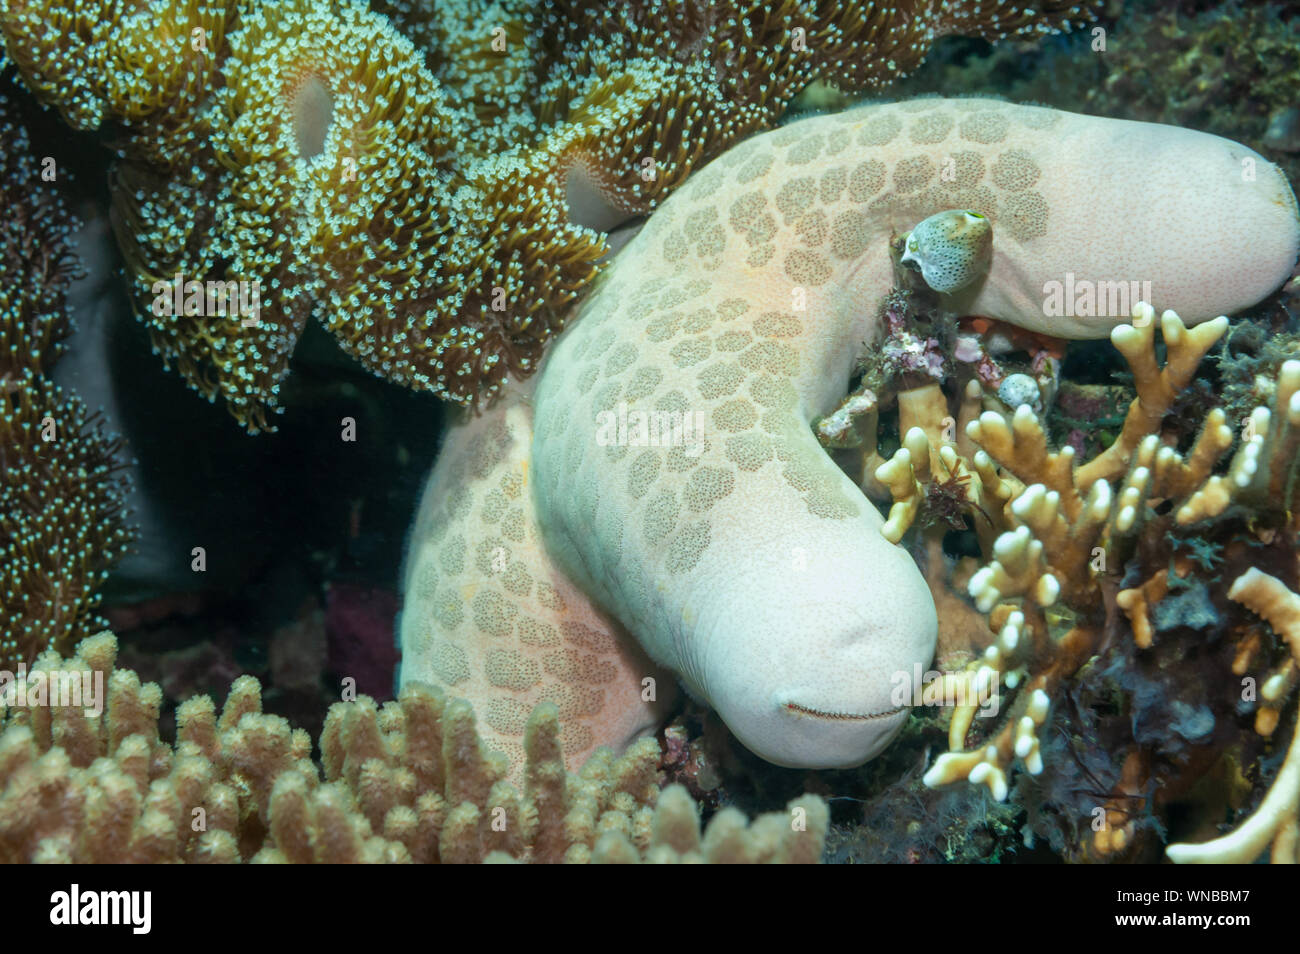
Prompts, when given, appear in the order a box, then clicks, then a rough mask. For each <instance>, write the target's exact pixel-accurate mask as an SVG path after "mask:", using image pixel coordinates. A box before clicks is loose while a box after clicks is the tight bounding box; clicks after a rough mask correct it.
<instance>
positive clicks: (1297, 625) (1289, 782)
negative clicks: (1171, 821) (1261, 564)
mask: <svg viewBox="0 0 1300 954" xmlns="http://www.w3.org/2000/svg"><path fill="white" fill-rule="evenodd" d="M1228 598H1229V599H1233V600H1236V601H1237V602H1238V603H1241V604H1243V605H1245V606H1246V607H1248V608H1249V609H1251V610H1252V611H1253V612H1255V613H1257V614H1259V615H1260V616H1262V617H1263V618H1264V619H1266V620H1268V622H1269V624H1270V625H1271V626H1272V627H1273V629H1274V631H1275V632H1276V633H1278V635H1279V636H1281V637H1282V639H1283V640H1285V642H1286V644H1287V647H1288V649H1290V651H1291V658H1290V659H1289V660H1288V662H1287V664H1286V666H1285V668H1284V669H1283V671H1282V672H1279V673H1277V674H1276V675H1275V676H1273V677H1272V678H1270V679H1269V680H1268V681H1267V682H1266V683H1265V685H1264V688H1263V691H1262V695H1263V697H1264V702H1265V704H1266V705H1268V704H1272V706H1273V707H1274V708H1273V710H1272V711H1273V712H1276V706H1278V705H1280V704H1281V703H1282V702H1283V701H1285V698H1286V695H1287V693H1288V692H1289V690H1291V689H1294V688H1295V681H1296V679H1295V673H1296V667H1297V666H1300V596H1298V595H1296V594H1295V593H1292V592H1291V591H1290V590H1288V589H1287V588H1286V586H1285V585H1284V584H1283V583H1282V581H1281V580H1279V579H1277V578H1276V577H1273V576H1269V575H1268V574H1267V573H1261V572H1260V571H1259V570H1256V569H1251V570H1248V571H1246V572H1245V573H1243V574H1242V575H1241V576H1239V577H1237V579H1236V581H1235V582H1234V583H1233V584H1232V589H1230V590H1229V591H1228ZM1288 676H1289V677H1290V678H1289V679H1288ZM1288 683H1289V684H1288ZM1263 711H1264V710H1261V712H1263ZM1298 815H1300V722H1297V726H1296V732H1295V735H1294V737H1293V738H1292V740H1291V746H1290V748H1289V749H1288V750H1287V753H1286V760H1285V761H1284V762H1283V763H1282V767H1281V768H1280V769H1279V770H1278V773H1277V776H1276V777H1275V778H1274V779H1273V784H1272V787H1271V788H1270V789H1269V791H1268V794H1267V795H1265V796H1264V801H1263V802H1261V803H1260V806H1259V808H1257V809H1256V810H1255V812H1254V813H1253V814H1252V815H1251V816H1250V817H1249V818H1248V819H1246V821H1244V822H1243V823H1242V824H1241V825H1240V826H1239V827H1238V828H1237V829H1236V830H1235V831H1233V832H1232V833H1231V834H1229V835H1226V836H1224V837H1223V838H1216V839H1215V840H1214V841H1210V842H1207V843H1205V844H1201V845H1191V844H1177V845H1170V846H1169V848H1168V849H1166V853H1167V854H1168V855H1169V860H1170V861H1173V862H1175V863H1178V864H1250V863H1251V862H1253V861H1254V860H1255V859H1256V858H1258V857H1259V856H1260V855H1261V854H1263V853H1264V851H1266V850H1267V849H1268V846H1269V844H1270V842H1271V843H1272V846H1273V850H1272V860H1273V861H1274V862H1275V863H1289V864H1295V863H1296V862H1300V820H1298Z"/></svg>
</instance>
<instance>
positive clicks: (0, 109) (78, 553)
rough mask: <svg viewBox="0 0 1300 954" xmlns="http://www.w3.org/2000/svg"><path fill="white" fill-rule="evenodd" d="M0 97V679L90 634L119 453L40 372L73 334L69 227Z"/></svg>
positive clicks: (50, 172) (116, 553)
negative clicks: (40, 654) (1, 671)
mask: <svg viewBox="0 0 1300 954" xmlns="http://www.w3.org/2000/svg"><path fill="white" fill-rule="evenodd" d="M57 174H58V170H57V169H55V168H54V167H53V164H52V160H49V161H46V162H43V163H42V162H38V161H37V160H36V158H35V157H34V156H33V155H32V154H31V151H30V145H29V143H28V139H27V134H26V132H25V130H24V129H23V128H22V126H21V125H20V124H19V123H18V122H17V120H16V119H15V118H14V117H13V116H12V115H11V110H10V107H9V105H8V103H7V101H6V100H5V99H4V97H3V96H0V207H3V209H4V215H3V217H0V474H3V480H0V620H2V622H0V669H8V670H12V669H14V668H16V667H17V666H18V665H19V664H21V663H24V662H30V661H31V660H32V659H33V658H35V656H36V654H37V653H38V652H40V651H41V650H43V649H46V648H49V647H56V648H59V649H61V650H66V649H68V648H70V647H71V646H72V645H74V644H75V643H76V642H77V640H79V639H81V638H82V637H84V636H87V635H89V634H91V633H93V632H96V631H98V630H99V629H100V628H102V627H103V625H104V623H103V621H102V619H100V618H99V617H98V616H97V615H96V611H95V610H96V606H97V605H98V602H99V588H100V585H101V584H102V583H103V581H104V579H105V577H106V576H107V574H108V571H109V569H110V568H111V567H112V565H113V564H114V562H115V561H116V560H117V559H119V558H120V557H121V556H122V555H123V553H124V552H125V551H126V549H127V546H128V544H129V542H130V539H131V532H130V530H129V529H128V527H127V525H126V522H125V521H126V515H125V512H124V511H125V494H126V481H125V478H124V477H123V476H122V474H121V473H120V472H119V470H120V467H121V458H120V452H121V443H120V441H119V440H118V439H117V438H116V437H115V436H113V435H111V434H109V433H107V432H106V430H105V428H104V427H103V425H102V422H101V421H100V419H99V417H98V415H96V414H94V413H92V412H91V411H89V410H88V409H87V408H86V406H85V405H84V404H83V403H82V401H81V400H80V399H79V398H78V397H77V396H76V395H74V394H70V393H68V392H67V391H65V390H64V389H62V388H60V387H59V386H58V385H56V384H54V383H53V381H52V380H51V379H50V377H49V374H50V372H51V370H52V369H53V366H54V364H55V362H56V361H58V359H59V355H60V354H61V352H62V349H63V346H64V342H65V340H66V339H67V338H68V337H69V335H71V334H72V331H73V326H72V321H71V319H70V317H69V315H68V309H67V292H68V285H69V283H70V282H71V281H72V279H73V278H74V277H76V275H77V274H78V272H79V265H78V263H77V260H76V258H75V256H74V254H73V252H72V248H71V245H70V241H69V236H70V234H71V231H72V229H73V228H74V223H73V220H72V218H71V217H70V215H69V214H68V211H67V208H66V206H65V204H64V202H63V200H62V199H61V198H60V196H59V193H58V191H57V188H56V186H55V184H54V182H53V181H52V177H53V176H57Z"/></svg>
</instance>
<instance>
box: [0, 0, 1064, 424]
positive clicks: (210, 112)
mask: <svg viewBox="0 0 1300 954" xmlns="http://www.w3.org/2000/svg"><path fill="white" fill-rule="evenodd" d="M439 7H440V8H439V10H438V11H434V12H429V11H424V10H420V9H418V8H417V7H416V6H415V5H413V4H410V3H385V4H382V5H381V6H380V11H381V12H372V11H370V10H369V9H368V8H366V6H365V5H364V4H362V3H359V2H353V0H289V2H285V3H275V4H272V3H266V2H257V0H220V2H213V3H199V2H196V0H176V2H165V0H153V2H151V3H150V4H148V5H147V6H144V7H140V6H138V5H137V4H134V3H126V2H124V0H96V2H94V3H68V2H56V0H47V2H41V3H29V2H23V3H19V2H16V0H6V2H4V3H2V4H0V35H2V36H3V38H4V47H5V50H6V51H7V53H8V55H9V58H10V59H11V60H12V61H13V62H14V63H15V64H16V65H17V66H18V68H19V71H20V72H21V74H22V76H23V78H24V79H25V81H26V82H27V84H28V86H29V87H30V88H31V89H32V90H33V92H35V93H36V95H37V96H38V97H39V98H41V99H42V101H44V102H47V103H51V104H53V105H55V106H57V107H58V108H59V110H60V111H61V112H62V114H63V115H64V117H65V118H66V119H67V120H68V122H69V123H70V124H71V125H73V126H74V127H76V128H79V129H101V128H102V129H105V130H106V131H107V130H109V129H110V128H111V130H112V140H113V143H114V146H115V148H116V150H117V151H118V154H119V156H120V157H121V159H120V161H119V162H118V164H117V166H116V168H115V170H114V175H113V181H114V189H113V202H114V213H115V217H114V220H115V226H116V231H117V235H118V239H119V243H120V244H121V246H122V249H123V252H124V255H125V256H126V258H127V260H128V263H129V264H130V266H131V267H130V273H131V274H130V277H131V281H132V285H133V295H134V298H135V302H136V308H137V312H138V314H139V315H140V317H141V319H142V320H143V321H144V322H145V323H146V324H147V325H148V326H149V329H150V332H151V336H152V339H153V343H154V346H155V349H156V350H157V351H158V352H160V353H161V354H162V355H163V357H164V360H166V361H168V362H169V363H175V364H176V365H177V367H178V369H179V370H180V373H181V374H182V375H183V376H184V377H185V379H186V380H187V381H188V382H189V384H190V385H191V386H193V387H194V388H195V389H196V390H198V391H199V392H200V393H202V394H204V395H206V396H207V397H208V398H209V399H212V400H215V399H216V398H218V397H220V398H221V399H222V400H223V401H224V402H226V404H227V405H228V407H229V408H230V410H231V412H232V413H233V414H234V415H235V417H236V418H237V419H239V420H240V421H241V422H242V423H243V424H245V425H246V426H247V427H248V428H249V429H250V430H260V429H264V428H266V427H267V426H268V423H269V422H268V419H267V414H268V413H269V412H273V411H275V410H278V406H279V390H280V386H281V384H282V382H283V380H284V377H285V375H286V374H287V373H288V360H289V357H290V354H291V353H292V351H293V348H294V345H295V344H296V342H297V340H298V338H299V336H300V334H301V332H302V329H303V326H304V323H305V322H306V321H308V320H309V319H310V318H315V319H317V320H319V321H320V322H321V323H322V324H323V325H324V326H325V327H327V328H329V329H330V331H331V332H333V333H334V335H335V337H336V339H337V340H338V341H339V343H340V345H341V346H342V347H343V348H344V349H345V350H346V351H348V352H349V353H350V354H351V355H353V356H354V357H355V358H356V359H357V360H359V361H360V362H361V363H362V364H363V365H365V367H367V368H368V369H369V370H371V371H372V372H374V373H376V374H379V375H381V376H383V377H385V378H388V379H390V380H393V381H397V382H399V383H402V384H404V385H407V386H409V387H413V388H418V389H422V390H430V391H433V392H434V393H436V394H439V395H442V396H445V397H448V398H451V399H453V400H457V401H460V402H462V403H472V402H474V401H475V400H477V399H478V398H480V397H485V396H488V395H490V394H492V393H494V392H495V391H496V390H498V389H499V388H500V387H501V386H502V385H503V384H504V382H505V380H506V376H507V374H509V373H512V372H513V373H514V374H516V375H525V374H527V373H529V372H530V371H531V370H532V369H533V368H534V367H535V365H536V362H537V361H538V359H539V358H540V355H541V348H542V345H543V344H544V342H545V341H546V339H547V338H548V337H549V336H550V335H551V334H552V333H554V332H555V331H556V330H558V328H559V327H560V326H561V324H562V322H563V320H564V317H565V315H566V314H567V313H568V310H569V307H570V305H571V303H572V302H573V301H574V300H575V299H576V298H577V297H578V295H579V293H580V292H581V291H582V290H583V289H584V288H585V287H586V286H588V285H589V284H590V282H591V281H592V279H593V278H594V277H595V275H596V273H597V261H598V260H599V259H600V258H601V256H603V255H604V254H605V253H606V251H607V244H606V239H605V235H604V233H603V231H601V230H602V229H607V228H609V227H611V226H612V225H613V224H614V223H616V222H617V221H619V220H622V219H625V218H627V217H628V216H631V215H635V214H640V213H645V212H648V211H650V210H652V209H654V208H655V207H656V206H657V205H658V204H659V203H660V202H661V201H662V199H663V198H664V197H665V196H667V195H668V194H669V193H670V192H671V191H672V190H673V189H674V188H675V187H676V186H677V185H678V184H680V183H681V182H683V181H685V179H686V177H687V176H688V175H689V174H690V173H691V172H692V171H694V170H697V169H699V168H700V167H702V166H703V165H704V164H705V163H707V162H708V161H709V160H711V159H712V158H713V157H715V156H717V155H719V154H720V153H721V152H723V151H724V150H725V149H727V148H728V147H729V146H730V145H732V144H733V143H735V142H737V141H739V140H740V139H741V138H743V137H744V136H747V135H749V134H751V133H753V132H755V131H758V130H761V129H763V128H765V127H769V126H771V125H773V124H774V123H775V122H776V121H777V119H778V117H779V116H780V115H781V113H782V112H783V111H784V109H785V107H786V105H788V103H789V102H790V100H791V99H792V98H793V96H794V95H795V94H796V93H797V92H798V91H799V90H800V89H801V88H803V87H804V86H805V85H807V84H808V83H809V82H811V81H813V80H816V79H819V78H821V79H826V80H831V81H833V82H835V83H837V84H839V85H841V86H843V87H845V88H852V89H862V88H865V87H867V86H872V85H877V84H880V83H883V82H886V81H888V80H890V79H892V78H894V77H895V76H897V75H898V74H899V73H901V72H905V71H907V70H908V69H911V68H913V67H915V66H916V65H917V64H918V63H919V62H920V61H921V59H922V58H923V57H924V55H925V53H926V51H927V50H928V48H929V46H930V44H931V43H932V42H933V40H934V39H935V38H936V37H938V36H942V35H944V34H948V33H953V32H961V33H966V34H971V35H981V36H987V37H994V36H1002V35H1006V34H1008V33H1020V32H1028V31H1031V30H1045V29H1047V28H1048V27H1050V26H1052V25H1062V24H1065V23H1067V22H1068V20H1069V18H1070V17H1077V16H1079V15H1080V14H1081V7H1079V6H1078V5H1073V4H1068V3H1064V2H1056V0H1053V2H1049V3H1046V4H1043V5H1040V6H1039V8H1037V9H1036V10H1028V9H1026V8H1024V7H1022V6H1018V5H1014V4H1010V3H1001V2H999V3H990V4H983V5H980V4H969V3H953V2H951V0H942V2H938V0H931V2H917V3H908V4H905V5H901V6H898V7H879V8H872V10H871V11H870V12H862V11H858V10H852V11H845V10H844V9H842V8H841V6H840V5H839V4H832V3H827V2H811V0H809V2H805V3H799V4H791V5H788V6H787V7H786V8H783V9H782V10H781V11H780V12H779V13H774V12H772V11H768V10H766V8H764V7H762V5H759V4H750V3H735V4H727V5H723V6H721V7H720V6H718V5H713V4H697V3H695V2H689V0H685V2H679V3H665V4H653V5H642V4H620V5H617V6H615V7H612V8H605V7H604V6H603V5H598V4H586V3H566V4H536V5H534V4H527V3H521V2H509V3H500V4H496V3H486V2H476V3H468V4H465V5H464V6H458V5H452V4H448V5H439ZM382 12H388V13H391V14H392V15H393V17H394V18H395V19H396V20H397V21H398V23H399V24H402V25H406V26H408V27H409V28H410V30H411V33H412V36H414V37H416V38H418V39H419V40H420V42H421V43H422V44H425V45H426V46H425V48H424V50H423V52H421V51H420V50H417V49H416V47H415V46H413V45H412V43H411V40H409V39H407V38H405V37H403V36H401V35H400V34H399V33H398V32H397V30H396V29H394V27H393V26H392V24H391V23H390V22H389V20H388V19H387V18H386V17H384V16H383V15H382ZM491 24H496V26H495V27H493V28H491V29H487V26H488V25H491ZM362 50H364V51H365V55H364V56H362V55H359V53H360V51H362ZM210 94H211V95H210ZM584 222H589V223H590V224H591V225H592V226H593V227H587V225H586V224H581V223H584ZM190 282H193V283H196V284H194V285H190V284H188V283H190ZM214 285H215V287H214ZM236 300H237V301H238V313H237V316H236V315H232V312H234V311H236V309H235V306H234V303H235V302H236Z"/></svg>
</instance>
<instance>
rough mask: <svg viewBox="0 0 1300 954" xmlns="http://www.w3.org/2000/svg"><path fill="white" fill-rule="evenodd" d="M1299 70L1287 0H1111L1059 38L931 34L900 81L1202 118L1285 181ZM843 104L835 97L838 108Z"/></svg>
mask: <svg viewBox="0 0 1300 954" xmlns="http://www.w3.org/2000/svg"><path fill="white" fill-rule="evenodd" d="M1098 28H1100V30H1101V31H1102V32H1101V33H1100V34H1099V33H1096V32H1094V31H1095V30H1097V29H1098ZM1298 81H1300V17H1297V15H1296V8H1295V6H1294V4H1286V3H1277V2H1262V3H1253V2H1241V0H1219V2H1207V3H1195V4H1188V3H1167V2H1165V0H1118V2H1110V3H1107V4H1103V5H1101V6H1100V7H1099V15H1098V16H1097V17H1096V19H1095V20H1094V22H1093V23H1092V24H1090V29H1089V30H1088V31H1080V32H1078V33H1076V34H1074V35H1073V36H1071V37H1070V38H1068V40H1067V41H1066V42H1061V43H1053V44H1038V45H1037V46H1034V47H1031V46H1030V45H1029V44H1026V43H1014V42H1013V43H1003V44H998V45H996V46H993V47H988V46H987V45H986V44H980V43H978V42H971V41H964V40H961V39H959V38H953V39H952V40H948V41H945V42H943V43H941V44H937V45H936V46H935V49H934V52H933V54H932V55H931V57H930V59H929V60H928V61H927V62H926V64H925V65H924V66H923V67H922V68H921V69H919V70H918V71H917V72H916V73H915V74H913V75H912V76H910V77H908V78H906V79H904V80H903V81H901V83H900V84H899V86H898V92H899V94H900V95H905V96H914V95H918V94H924V93H932V94H933V93H937V94H941V95H944V94H951V92H952V90H954V89H960V90H964V91H966V92H968V93H972V94H987V93H993V94H997V95H1001V96H1005V97H1007V98H1008V99H1010V100H1013V101H1015V102H1037V103H1043V104H1046V105H1050V106H1057V107H1060V108H1062V109H1077V110H1079V111H1080V112H1084V113H1089V114H1092V115H1096V116H1111V117H1114V118H1116V119H1135V120H1140V121H1142V122H1158V123H1169V124H1172V125H1178V126H1187V127H1189V128H1192V129H1202V130H1204V131H1206V132H1211V133H1215V134H1216V135H1220V136H1224V137H1226V138H1229V139H1233V140H1236V141H1238V142H1242V143H1245V144H1246V145H1248V146H1250V147H1251V148H1252V149H1255V150H1257V151H1259V152H1261V153H1263V154H1264V155H1266V156H1268V157H1269V158H1270V159H1272V160H1273V161H1274V162H1277V163H1278V164H1279V165H1280V166H1282V168H1283V169H1285V170H1286V173H1287V176H1288V178H1290V179H1291V181H1293V182H1294V181H1296V180H1297V179H1300V123H1298V122H1297V120H1298V119H1300V111H1298V110H1297V107H1296V105H1295V90H1296V84H1297V82H1298ZM1229 103H1230V104H1232V108H1224V106H1225V104H1229ZM844 106H845V102H844V99H843V98H842V97H841V98H840V100H839V101H838V103H837V105H836V108H844Z"/></svg>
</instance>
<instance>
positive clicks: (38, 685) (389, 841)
mask: <svg viewBox="0 0 1300 954" xmlns="http://www.w3.org/2000/svg"><path fill="white" fill-rule="evenodd" d="M116 653H117V642H116V639H115V638H114V637H113V636H112V634H111V633H103V634H100V635H98V636H94V637H91V638H90V639H87V640H85V641H83V642H82V643H81V645H80V646H79V647H78V651H77V655H76V656H74V657H72V658H71V659H66V660H65V659H61V658H60V657H59V656H58V654H56V653H46V654H44V655H42V657H41V658H40V660H39V661H38V662H37V664H36V665H35V666H34V667H33V668H32V670H31V671H29V672H28V673H27V674H26V675H25V677H23V678H20V679H19V680H18V681H17V682H15V683H10V684H8V685H7V686H6V688H5V695H4V696H3V702H4V703H5V706H4V708H3V710H2V711H3V717H4V729H3V732H2V733H0V782H3V795H2V796H0V858H3V860H5V861H9V862H13V861H45V862H50V861H64V862H98V863H104V862H122V861H136V862H162V861H188V862H200V863H203V862H206V863H211V862H238V861H241V860H246V861H253V862H260V863H266V862H298V863H304V862H412V861H414V862H443V863H455V862H477V861H512V860H518V861H533V862H560V861H564V862H587V861H595V862H637V861H641V860H646V861H653V862H666V861H669V862H671V861H710V862H742V861H743V862H789V861H802V862H816V861H817V860H819V858H820V856H821V851H822V845H823V842H824V840H825V837H826V830H827V827H828V824H829V816H828V811H827V808H826V805H825V803H824V802H822V801H821V799H819V798H817V797H816V796H805V797H803V798H801V799H798V800H796V801H795V802H792V803H791V806H790V811H789V814H773V815H769V816H764V817H762V818H759V819H757V820H756V821H755V822H754V823H753V825H752V826H751V825H748V824H747V823H746V820H745V818H744V817H743V816H742V815H741V814H740V813H739V812H737V811H735V810H734V809H731V810H725V811H723V812H720V813H719V814H718V815H717V816H716V817H715V818H714V819H713V820H712V821H711V823H710V824H709V826H708V828H707V829H706V830H705V831H704V833H703V836H701V834H700V829H699V821H698V818H697V816H696V808H695V804H694V802H693V801H692V800H691V799H690V797H689V795H687V794H686V791H685V790H684V789H682V788H680V787H679V786H678V787H672V788H669V789H668V790H666V791H665V792H664V793H663V796H662V797H661V796H660V794H659V791H658V788H657V784H656V765H657V762H658V758H659V749H658V746H657V745H656V744H655V742H654V741H653V740H642V741H641V742H638V743H636V744H634V745H633V746H632V747H631V748H630V749H629V750H628V752H627V753H626V754H625V755H623V756H622V757H620V758H617V759H615V758H613V757H612V756H611V755H610V753H609V751H608V750H604V749H602V750H600V751H599V752H598V753H597V754H596V755H595V756H593V758H592V759H590V760H589V761H588V762H587V764H586V765H585V766H584V767H583V769H582V771H581V772H580V773H579V774H578V775H569V774H567V773H566V772H565V770H564V763H563V760H562V757H561V753H560V744H559V725H558V721H557V718H556V713H555V709H554V707H539V708H538V709H537V710H536V711H535V712H534V714H533V716H532V719H531V720H530V722H529V726H528V734H527V739H526V746H525V747H526V751H527V757H528V764H527V769H526V777H525V784H524V791H523V792H522V793H521V792H519V791H517V790H516V789H515V788H514V787H513V786H511V785H509V784H508V783H506V782H504V781H502V778H503V776H504V774H505V770H504V762H503V759H501V757H500V756H498V755H496V754H495V753H488V752H485V751H484V750H483V748H482V746H481V744H480V742H479V738H478V734H477V732H476V731H475V728H474V713H473V710H472V709H471V708H470V707H469V705H468V704H467V703H465V702H464V701H463V700H457V699H451V700H448V699H446V698H445V697H444V696H443V695H442V694H441V693H440V692H438V691H436V690H432V689H429V688H427V687H408V688H407V689H406V690H405V691H403V693H402V696H401V698H400V699H399V700H398V701H396V702H391V703H387V704H385V705H384V706H383V707H379V706H376V705H375V703H374V702H373V701H372V700H371V699H369V698H368V697H366V696H361V697H359V698H358V699H357V700H356V701H354V702H340V703H336V704H335V705H334V706H333V707H332V708H331V709H330V713H329V716H328V717H327V720H326V724H325V728H324V729H323V731H322V733H321V738H320V751H321V762H322V765H323V777H322V773H321V772H320V771H318V769H317V768H316V766H315V765H314V764H313V763H312V762H311V759H310V756H311V739H310V737H309V736H308V735H307V733H306V732H304V731H302V730H301V729H292V728H291V727H290V726H289V724H288V723H287V722H286V721H285V720H284V719H281V718H279V717H277V716H271V715H266V714H264V713H263V712H262V707H261V688H260V686H259V685H258V683H257V680H255V679H253V678H252V677H251V676H241V677H240V678H239V679H237V680H235V682H234V683H233V684H232V685H231V688H230V694H229V696H228V697H227V699H226V702H225V705H224V707H223V708H222V710H221V712H220V714H219V715H218V713H217V711H216V709H215V707H214V705H213V703H212V701H211V699H209V698H208V697H206V696H198V697H194V698H191V699H189V700H187V701H185V702H183V703H182V704H181V705H180V707H179V708H178V710H177V714H176V716H177V726H178V731H177V741H176V743H175V744H174V745H168V744H166V743H164V742H162V741H161V740H160V738H159V735H158V713H159V707H160V704H161V698H162V697H161V692H160V690H159V688H158V687H157V686H156V685H154V684H152V683H150V684H146V685H142V684H141V683H140V680H139V678H138V677H137V676H136V674H135V673H134V672H132V671H130V670H125V669H114V668H113V663H114V660H115V658H116ZM74 687H75V692H76V693H77V694H75V695H74V694H71V693H73V691H74ZM61 692H62V693H63V695H59V693H61ZM37 693H41V695H39V696H38V695H37ZM81 693H90V694H89V695H82V694H81ZM656 803H657V804H656Z"/></svg>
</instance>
